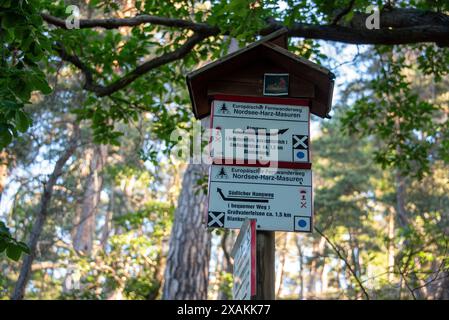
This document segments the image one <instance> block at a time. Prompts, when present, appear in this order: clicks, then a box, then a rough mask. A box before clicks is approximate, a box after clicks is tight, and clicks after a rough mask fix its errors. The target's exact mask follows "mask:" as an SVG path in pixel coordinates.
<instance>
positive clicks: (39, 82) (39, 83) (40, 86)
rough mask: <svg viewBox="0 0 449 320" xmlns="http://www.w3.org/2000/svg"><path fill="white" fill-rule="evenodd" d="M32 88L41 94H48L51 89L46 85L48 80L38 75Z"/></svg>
mask: <svg viewBox="0 0 449 320" xmlns="http://www.w3.org/2000/svg"><path fill="white" fill-rule="evenodd" d="M34 88H35V89H36V90H39V91H40V92H42V93H43V94H49V93H51V91H52V89H51V87H50V86H49V85H48V82H47V81H46V80H45V79H43V78H40V77H39V78H36V79H35V81H34Z"/></svg>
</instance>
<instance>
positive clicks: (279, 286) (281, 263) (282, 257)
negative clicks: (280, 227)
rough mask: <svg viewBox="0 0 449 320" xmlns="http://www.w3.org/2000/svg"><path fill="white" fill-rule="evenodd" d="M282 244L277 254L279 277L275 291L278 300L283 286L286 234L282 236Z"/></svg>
mask: <svg viewBox="0 0 449 320" xmlns="http://www.w3.org/2000/svg"><path fill="white" fill-rule="evenodd" d="M283 240H284V241H283V242H282V249H281V252H279V269H278V272H277V274H278V275H279V277H278V281H277V289H276V298H279V297H280V295H281V293H282V288H283V285H284V275H285V260H286V257H285V256H286V254H287V242H288V233H287V232H286V233H284V234H283Z"/></svg>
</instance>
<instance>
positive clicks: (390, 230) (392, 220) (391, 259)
mask: <svg viewBox="0 0 449 320" xmlns="http://www.w3.org/2000/svg"><path fill="white" fill-rule="evenodd" d="M389 211H390V212H389V214H388V282H389V283H393V280H394V271H395V270H394V264H395V262H394V254H395V252H394V231H395V211H394V210H392V209H391V208H390V209H389Z"/></svg>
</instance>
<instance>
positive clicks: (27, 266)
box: [11, 127, 78, 300]
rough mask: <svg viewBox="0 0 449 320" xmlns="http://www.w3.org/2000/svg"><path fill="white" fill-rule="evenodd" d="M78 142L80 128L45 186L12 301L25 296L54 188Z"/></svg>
mask: <svg viewBox="0 0 449 320" xmlns="http://www.w3.org/2000/svg"><path fill="white" fill-rule="evenodd" d="M77 142H78V128H77V127H76V128H75V133H74V135H73V138H72V139H71V141H70V143H69V144H68V146H67V149H66V150H65V151H64V152H63V153H62V155H61V156H60V158H59V159H58V160H57V161H56V164H55V167H54V169H53V172H52V173H51V175H50V177H49V179H48V181H47V183H46V184H45V186H44V192H43V194H42V197H41V202H40V206H39V211H38V212H37V215H36V220H35V221H34V224H33V227H32V229H31V235H30V239H29V241H28V248H29V249H30V254H29V255H27V256H25V258H24V259H23V263H22V266H21V268H20V273H19V278H18V280H17V282H16V285H15V287H14V292H13V294H12V296H11V299H12V300H22V299H23V297H24V294H25V289H26V286H27V284H28V281H29V279H30V274H31V266H32V264H33V261H34V259H35V258H36V248H37V243H38V241H39V238H40V236H41V234H42V230H43V229H44V225H45V222H46V220H47V216H48V207H49V206H50V202H51V197H52V195H53V187H54V185H55V184H56V181H57V179H58V178H59V177H60V176H61V174H62V168H63V167H64V165H65V164H66V163H67V161H68V160H69V159H70V157H71V156H72V155H73V153H74V152H75V150H76V146H77Z"/></svg>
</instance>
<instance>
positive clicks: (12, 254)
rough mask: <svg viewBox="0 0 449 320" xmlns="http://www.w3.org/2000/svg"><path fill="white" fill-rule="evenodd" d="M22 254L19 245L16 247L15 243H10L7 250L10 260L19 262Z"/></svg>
mask: <svg viewBox="0 0 449 320" xmlns="http://www.w3.org/2000/svg"><path fill="white" fill-rule="evenodd" d="M21 254H22V249H21V248H20V246H19V245H16V244H14V243H10V244H9V245H8V248H7V249H6V255H7V256H8V258H10V259H12V260H14V261H18V260H19V259H20V255H21Z"/></svg>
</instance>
